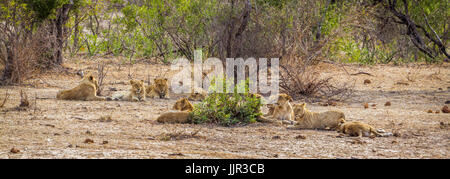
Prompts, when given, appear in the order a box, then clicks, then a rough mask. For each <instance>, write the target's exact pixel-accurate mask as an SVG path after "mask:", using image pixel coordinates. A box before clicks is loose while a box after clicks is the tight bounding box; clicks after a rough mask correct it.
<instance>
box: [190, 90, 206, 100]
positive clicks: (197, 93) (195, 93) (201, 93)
mask: <svg viewBox="0 0 450 179" xmlns="http://www.w3.org/2000/svg"><path fill="white" fill-rule="evenodd" d="M207 96H208V93H207V92H206V91H205V90H203V89H202V88H196V90H194V89H193V90H192V93H191V94H190V95H189V97H188V99H189V100H191V101H201V100H204V99H205V98H206V97H207Z"/></svg>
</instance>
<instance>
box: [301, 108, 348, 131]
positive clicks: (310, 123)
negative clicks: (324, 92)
mask: <svg viewBox="0 0 450 179" xmlns="http://www.w3.org/2000/svg"><path fill="white" fill-rule="evenodd" d="M294 113H295V127H294V128H296V129H335V128H336V127H338V125H339V124H340V123H342V122H345V115H344V113H343V112H340V111H326V112H321V113H316V112H311V111H309V110H308V109H306V103H303V104H295V105H294Z"/></svg>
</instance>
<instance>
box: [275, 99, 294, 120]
mask: <svg viewBox="0 0 450 179" xmlns="http://www.w3.org/2000/svg"><path fill="white" fill-rule="evenodd" d="M289 101H292V97H291V96H289V95H287V94H284V93H282V94H279V95H278V99H277V102H276V104H275V107H274V109H273V114H272V118H273V119H275V120H281V123H290V124H292V123H294V121H293V120H294V110H293V108H292V105H291V103H290V102H289Z"/></svg>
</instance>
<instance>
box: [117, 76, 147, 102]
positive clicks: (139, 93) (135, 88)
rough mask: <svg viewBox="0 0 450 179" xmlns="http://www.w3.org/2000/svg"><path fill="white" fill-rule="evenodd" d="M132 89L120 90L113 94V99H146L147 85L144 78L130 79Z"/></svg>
mask: <svg viewBox="0 0 450 179" xmlns="http://www.w3.org/2000/svg"><path fill="white" fill-rule="evenodd" d="M130 84H131V89H130V90H129V91H118V92H116V93H114V94H113V96H112V99H113V100H120V101H144V100H145V87H144V81H143V80H140V81H138V80H130Z"/></svg>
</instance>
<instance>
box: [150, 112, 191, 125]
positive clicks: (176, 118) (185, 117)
mask: <svg viewBox="0 0 450 179" xmlns="http://www.w3.org/2000/svg"><path fill="white" fill-rule="evenodd" d="M156 121H158V122H159V123H190V122H191V113H190V112H188V111H176V112H166V113H163V114H161V115H160V116H159V117H158V118H157V119H156Z"/></svg>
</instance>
